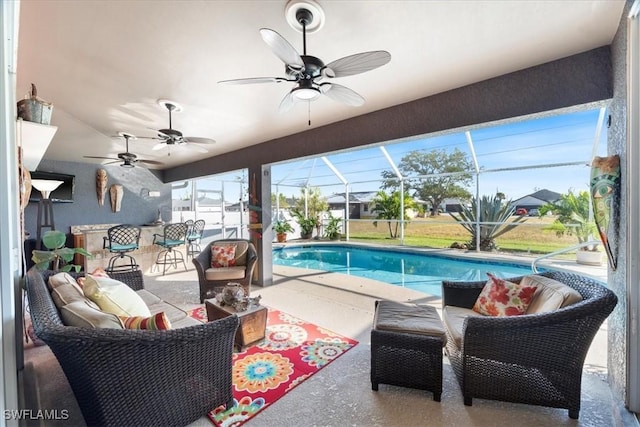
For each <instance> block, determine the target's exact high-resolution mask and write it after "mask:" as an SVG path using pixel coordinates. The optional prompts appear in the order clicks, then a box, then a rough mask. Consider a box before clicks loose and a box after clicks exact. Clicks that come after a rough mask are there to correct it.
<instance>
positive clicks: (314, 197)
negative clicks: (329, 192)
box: [295, 187, 329, 218]
mask: <svg viewBox="0 0 640 427" xmlns="http://www.w3.org/2000/svg"><path fill="white" fill-rule="evenodd" d="M306 190H307V216H309V217H313V218H319V217H320V215H321V214H322V213H323V212H324V211H326V210H327V209H329V204H328V203H327V199H326V197H323V196H322V193H321V192H320V189H319V188H318V187H313V188H307V189H306ZM304 192H305V189H304V188H301V189H300V198H299V199H296V205H295V208H296V209H297V210H298V211H300V212H304V211H305V210H304V199H305V197H304Z"/></svg>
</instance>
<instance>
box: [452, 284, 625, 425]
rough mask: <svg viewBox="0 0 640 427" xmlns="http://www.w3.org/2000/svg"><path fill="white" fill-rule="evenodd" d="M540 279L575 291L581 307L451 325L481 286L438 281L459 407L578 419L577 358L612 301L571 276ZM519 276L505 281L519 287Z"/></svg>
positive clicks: (598, 288)
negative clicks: (514, 406) (520, 406)
mask: <svg viewBox="0 0 640 427" xmlns="http://www.w3.org/2000/svg"><path fill="white" fill-rule="evenodd" d="M540 276H544V277H547V278H551V279H554V280H556V281H558V282H561V283H562V284H564V285H566V286H568V287H570V288H571V289H574V290H576V291H577V292H578V293H579V294H580V296H581V297H582V301H579V302H576V303H574V304H570V305H567V306H564V307H561V308H558V309H556V310H553V311H548V312H541V313H538V314H524V315H520V316H509V317H492V316H483V315H480V314H474V313H475V312H474V313H469V315H468V316H466V317H464V319H461V318H458V319H455V317H456V315H457V316H459V315H460V313H461V312H463V311H464V310H465V309H471V308H472V307H473V305H474V302H475V301H476V299H477V298H478V295H479V294H480V292H481V290H482V288H483V287H484V285H485V283H486V282H485V281H481V282H450V281H445V282H443V284H442V297H443V300H442V304H443V323H444V324H445V330H446V332H447V346H446V351H447V353H448V356H449V359H450V362H451V366H452V367H453V369H454V372H455V373H456V376H457V377H458V381H459V383H460V388H461V389H462V394H463V397H464V404H465V405H468V406H470V405H471V404H472V398H474V397H477V398H481V399H492V400H501V401H507V402H517V403H526V404H532V405H542V406H550V407H555V408H566V409H568V410H569V417H570V418H574V419H577V418H578V415H579V411H580V387H581V380H582V369H583V364H584V359H585V357H586V354H587V351H588V350H589V347H590V345H591V342H592V340H593V338H594V336H595V334H596V332H597V331H598V329H599V327H600V325H601V324H602V323H603V321H604V320H605V319H606V318H607V316H608V315H609V314H610V313H611V312H612V311H613V309H614V307H615V306H616V304H617V297H616V295H615V294H614V293H613V292H612V291H610V290H609V289H607V288H605V287H604V286H602V285H600V284H599V283H598V282H596V281H595V280H592V279H590V278H587V277H584V276H580V275H577V274H573V273H566V272H545V273H541V274H540ZM523 277H524V276H522V277H517V278H511V279H508V280H509V281H511V282H516V283H519V282H520V281H521V280H522V278H523ZM532 304H533V302H532ZM468 311H469V312H470V311H471V310H468Z"/></svg>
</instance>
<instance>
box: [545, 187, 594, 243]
mask: <svg viewBox="0 0 640 427" xmlns="http://www.w3.org/2000/svg"><path fill="white" fill-rule="evenodd" d="M589 206H591V198H590V196H589V193H588V192H587V191H579V192H578V194H575V193H574V192H573V191H571V190H569V192H567V194H563V195H561V196H560V199H558V200H557V201H555V202H553V203H547V204H546V205H544V206H541V207H540V209H539V214H540V215H541V216H542V215H546V214H547V212H551V213H553V214H554V215H558V217H557V218H556V220H555V221H554V222H553V223H552V224H551V225H549V226H548V227H545V228H544V230H549V231H555V233H556V235H557V236H558V237H561V236H563V235H564V234H565V233H566V234H568V235H569V236H576V237H577V239H578V243H586V242H588V241H590V240H592V236H595V235H597V229H596V223H595V222H594V220H593V219H592V218H591V216H590V211H589ZM581 250H583V251H587V250H591V251H596V250H597V245H594V246H585V247H582V248H581Z"/></svg>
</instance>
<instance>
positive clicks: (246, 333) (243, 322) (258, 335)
mask: <svg viewBox="0 0 640 427" xmlns="http://www.w3.org/2000/svg"><path fill="white" fill-rule="evenodd" d="M204 305H205V307H206V308H207V320H209V321H210V322H211V321H212V320H218V319H222V318H224V317H227V316H231V315H232V314H237V315H238V318H239V319H240V326H238V330H237V331H236V338H235V346H236V347H237V348H238V349H239V350H240V351H242V350H244V349H245V348H246V347H248V346H250V345H252V344H255V343H256V342H258V341H261V340H263V339H264V336H265V332H266V329H267V307H264V306H262V305H258V306H252V307H249V308H248V309H246V310H245V311H236V310H235V309H234V308H233V307H232V306H230V305H220V303H219V302H218V300H216V299H215V298H210V299H206V300H205V301H204Z"/></svg>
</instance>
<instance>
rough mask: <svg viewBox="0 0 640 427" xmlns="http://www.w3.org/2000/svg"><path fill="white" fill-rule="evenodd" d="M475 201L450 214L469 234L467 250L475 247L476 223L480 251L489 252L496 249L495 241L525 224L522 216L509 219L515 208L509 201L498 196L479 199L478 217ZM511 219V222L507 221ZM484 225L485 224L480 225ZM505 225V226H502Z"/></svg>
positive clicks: (473, 199)
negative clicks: (519, 225)
mask: <svg viewBox="0 0 640 427" xmlns="http://www.w3.org/2000/svg"><path fill="white" fill-rule="evenodd" d="M477 203H478V202H477V199H476V198H475V197H473V198H472V199H471V206H466V205H461V210H460V212H458V213H457V214H456V213H453V212H450V213H449V215H451V216H452V217H453V219H455V220H456V221H457V222H458V223H459V224H460V225H461V226H463V227H464V228H465V229H466V230H468V231H469V233H471V240H470V241H469V243H467V247H468V248H469V249H473V248H475V247H476V241H477V240H476V239H477V235H478V233H477V232H478V227H477V226H476V223H477V222H480V223H481V224H480V228H479V230H480V250H481V251H491V250H494V249H498V245H497V244H496V242H495V239H497V238H498V237H500V236H502V235H503V234H505V233H508V232H509V231H511V230H513V229H514V228H516V227H517V226H518V224H519V223H521V222H525V221H526V220H527V219H526V218H525V217H524V216H517V217H515V218H513V219H511V217H512V215H513V213H514V211H515V207H514V206H513V205H512V204H511V200H507V201H504V200H503V199H501V198H500V197H499V196H498V195H496V196H490V197H489V196H482V197H481V198H480V216H478V204H477ZM510 219H511V221H509V220H510ZM482 223H486V224H482ZM503 223H506V224H503Z"/></svg>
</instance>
